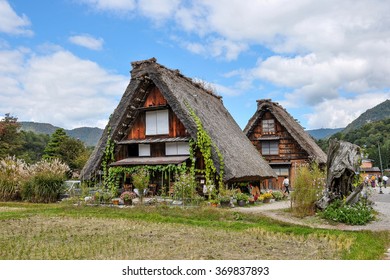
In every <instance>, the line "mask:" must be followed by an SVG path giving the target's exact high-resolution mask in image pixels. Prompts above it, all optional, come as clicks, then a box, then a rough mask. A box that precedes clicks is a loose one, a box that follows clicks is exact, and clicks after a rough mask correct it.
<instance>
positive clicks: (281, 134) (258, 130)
mask: <svg viewBox="0 0 390 280" xmlns="http://www.w3.org/2000/svg"><path fill="white" fill-rule="evenodd" d="M268 119H274V120H275V133H274V134H263V131H262V120H268ZM267 136H269V137H278V138H279V140H276V141H279V153H278V155H263V157H264V158H265V159H267V160H268V161H288V160H298V159H306V158H308V156H309V155H308V154H307V153H306V151H304V150H303V149H302V148H301V146H300V145H299V144H298V142H297V141H296V140H295V139H294V138H293V137H292V136H291V135H290V134H289V133H288V131H287V130H286V128H285V127H283V126H282V125H281V124H280V123H279V122H278V121H277V120H276V119H275V118H274V116H273V115H272V114H271V113H270V112H266V113H265V114H264V116H263V118H262V119H259V120H258V122H257V125H256V126H255V128H254V129H253V131H252V133H251V135H249V136H248V137H249V139H250V140H251V142H252V143H253V145H254V146H255V147H256V149H257V150H258V151H259V152H260V153H261V145H262V141H259V140H257V139H259V138H262V137H267Z"/></svg>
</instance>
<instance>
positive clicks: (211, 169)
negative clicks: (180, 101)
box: [185, 102, 225, 191]
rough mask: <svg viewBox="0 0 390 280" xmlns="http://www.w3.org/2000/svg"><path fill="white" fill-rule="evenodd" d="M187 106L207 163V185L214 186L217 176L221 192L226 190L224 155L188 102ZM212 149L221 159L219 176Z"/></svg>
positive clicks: (199, 145)
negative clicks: (224, 182)
mask: <svg viewBox="0 0 390 280" xmlns="http://www.w3.org/2000/svg"><path fill="white" fill-rule="evenodd" d="M185 104H186V106H187V108H188V110H189V112H190V115H191V117H192V119H193V120H194V121H195V124H196V129H197V132H196V142H195V146H196V147H198V148H199V150H200V152H201V153H202V156H203V160H204V163H205V179H206V185H212V184H213V182H214V177H215V176H216V177H217V180H218V184H219V190H220V191H221V190H222V189H223V188H224V184H223V175H224V169H225V163H224V159H223V155H222V153H221V151H220V150H219V149H218V147H217V145H216V144H215V143H213V142H212V140H211V137H210V135H209V134H208V133H207V131H206V130H205V129H204V128H203V124H202V121H201V120H200V118H199V117H198V116H197V115H196V113H195V111H194V110H193V109H192V108H191V106H190V105H189V104H188V102H185ZM190 147H191V146H190ZM212 147H214V150H215V151H216V153H217V155H218V159H219V164H220V165H219V167H220V168H219V173H218V174H217V169H216V167H215V165H214V161H213V159H212Z"/></svg>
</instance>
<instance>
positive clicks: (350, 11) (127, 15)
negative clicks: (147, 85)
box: [0, 0, 390, 129]
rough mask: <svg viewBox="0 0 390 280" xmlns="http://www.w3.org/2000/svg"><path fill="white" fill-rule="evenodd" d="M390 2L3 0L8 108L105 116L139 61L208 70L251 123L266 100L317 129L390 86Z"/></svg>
mask: <svg viewBox="0 0 390 280" xmlns="http://www.w3.org/2000/svg"><path fill="white" fill-rule="evenodd" d="M388 11H390V1H382V0H316V1H314V0H311V1H310V0H295V1H289V0H273V1H267V0H252V1H242V0H219V1H206V0H198V1H192V0H184V1H181V0H56V1H51V0H39V1H25V0H0V85H1V86H0V114H1V115H4V114H5V113H11V115H13V116H16V117H18V118H19V120H22V121H37V122H48V123H52V124H54V125H57V126H61V127H64V128H74V127H80V126H98V127H102V128H103V127H104V126H105V125H106V123H107V120H108V116H109V115H110V114H111V113H112V112H113V110H114V109H115V107H116V106H117V104H118V102H119V99H120V98H121V96H122V94H123V92H124V91H125V89H126V86H127V84H128V83H129V80H130V74H129V71H130V70H131V64H130V63H131V62H132V61H138V60H143V59H149V58H151V57H156V58H157V61H158V62H159V63H161V64H163V65H165V66H166V67H168V68H172V69H179V70H180V71H181V72H182V73H183V74H184V75H186V76H188V77H190V78H194V79H200V80H204V81H205V82H206V83H207V84H208V85H209V86H210V87H212V88H213V89H214V90H215V91H216V92H217V93H218V94H219V95H221V96H223V101H224V104H225V106H226V107H227V109H228V110H229V111H230V113H231V114H232V116H233V117H234V118H235V119H236V121H237V123H238V124H239V125H240V126H241V127H242V128H244V127H245V125H246V123H247V121H248V120H249V118H250V117H251V116H252V115H253V114H254V112H255V110H256V100H257V99H264V98H271V99H272V100H273V101H276V102H279V103H280V104H281V105H282V106H284V107H285V108H286V109H287V111H288V112H289V113H290V114H291V115H292V116H293V117H294V118H296V119H297V120H298V121H299V122H300V123H301V124H302V126H304V127H305V128H307V129H314V128H336V127H343V126H346V125H347V124H348V123H349V122H351V121H352V120H353V119H355V118H356V117H358V116H359V115H360V114H361V113H363V112H365V111H366V110H367V109H369V108H372V107H374V106H375V105H377V104H379V103H381V102H383V101H385V100H386V99H389V97H390V90H389V88H390V78H389V77H390V17H389V15H388Z"/></svg>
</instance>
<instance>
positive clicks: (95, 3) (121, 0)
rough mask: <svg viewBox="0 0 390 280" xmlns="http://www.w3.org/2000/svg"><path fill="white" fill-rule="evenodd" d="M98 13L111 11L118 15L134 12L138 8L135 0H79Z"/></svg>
mask: <svg viewBox="0 0 390 280" xmlns="http://www.w3.org/2000/svg"><path fill="white" fill-rule="evenodd" d="M79 2H80V3H84V4H87V5H89V6H90V7H92V8H93V9H96V10H98V11H103V12H104V11H109V12H114V13H118V14H123V13H127V12H130V11H133V10H134V9H135V7H136V3H135V0H79Z"/></svg>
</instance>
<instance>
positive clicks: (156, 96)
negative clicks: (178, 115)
mask: <svg viewBox="0 0 390 280" xmlns="http://www.w3.org/2000/svg"><path fill="white" fill-rule="evenodd" d="M166 105H167V100H166V99H165V98H164V96H163V95H162V94H161V92H160V90H159V89H158V87H154V88H153V89H152V90H151V91H150V93H149V94H148V96H147V97H146V100H145V103H144V107H156V106H166Z"/></svg>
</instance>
